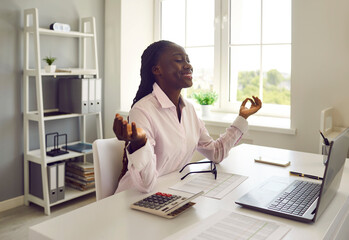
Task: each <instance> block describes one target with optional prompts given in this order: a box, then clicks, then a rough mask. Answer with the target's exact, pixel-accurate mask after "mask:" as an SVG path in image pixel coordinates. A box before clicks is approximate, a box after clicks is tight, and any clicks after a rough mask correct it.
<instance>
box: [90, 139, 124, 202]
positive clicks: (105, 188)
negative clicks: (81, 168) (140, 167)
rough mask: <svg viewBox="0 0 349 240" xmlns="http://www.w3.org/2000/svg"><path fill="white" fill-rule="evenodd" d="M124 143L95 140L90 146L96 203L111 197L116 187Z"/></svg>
mask: <svg viewBox="0 0 349 240" xmlns="http://www.w3.org/2000/svg"><path fill="white" fill-rule="evenodd" d="M124 146H125V142H123V141H119V140H118V139H117V138H108V139H97V140H95V141H94V142H93V144H92V149H93V164H94V170H95V185H96V199H97V201H99V200H101V199H103V198H106V197H108V196H111V195H113V194H114V193H115V190H116V188H117V186H118V179H119V176H120V172H121V169H122V157H123V153H124Z"/></svg>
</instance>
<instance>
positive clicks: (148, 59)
mask: <svg viewBox="0 0 349 240" xmlns="http://www.w3.org/2000/svg"><path fill="white" fill-rule="evenodd" d="M174 44H175V43H173V42H170V41H166V40H161V41H158V42H154V43H152V44H150V45H149V46H148V47H147V48H146V49H145V50H144V52H143V54H142V65H141V83H140V84H139V87H138V91H137V93H136V96H135V98H134V99H133V103H132V106H131V108H132V107H133V105H134V104H135V103H136V102H138V101H139V100H140V99H141V98H143V97H145V96H146V95H148V94H149V93H151V92H153V84H154V82H155V77H154V75H153V72H152V68H153V66H155V65H156V64H157V62H158V60H159V57H160V55H161V54H162V53H163V52H164V50H165V49H166V48H168V47H169V46H171V45H174Z"/></svg>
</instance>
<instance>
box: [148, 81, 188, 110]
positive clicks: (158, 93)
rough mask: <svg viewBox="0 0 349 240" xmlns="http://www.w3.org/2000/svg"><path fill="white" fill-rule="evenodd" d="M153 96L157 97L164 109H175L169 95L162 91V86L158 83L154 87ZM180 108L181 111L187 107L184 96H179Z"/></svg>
mask: <svg viewBox="0 0 349 240" xmlns="http://www.w3.org/2000/svg"><path fill="white" fill-rule="evenodd" d="M153 94H154V96H155V97H156V99H157V100H158V102H159V104H160V105H161V107H162V108H171V107H175V105H174V104H173V102H171V100H170V99H169V98H168V97H167V95H166V94H165V93H164V91H162V89H161V88H160V86H159V85H158V84H157V83H154V85H153ZM179 107H180V109H182V108H183V107H185V102H184V100H183V97H182V95H179Z"/></svg>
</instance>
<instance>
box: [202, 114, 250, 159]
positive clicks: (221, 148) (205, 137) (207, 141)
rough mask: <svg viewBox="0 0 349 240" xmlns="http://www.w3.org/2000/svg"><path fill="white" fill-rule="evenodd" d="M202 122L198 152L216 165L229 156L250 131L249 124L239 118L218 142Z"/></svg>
mask: <svg viewBox="0 0 349 240" xmlns="http://www.w3.org/2000/svg"><path fill="white" fill-rule="evenodd" d="M199 121H200V125H201V126H200V139H199V143H198V147H197V150H198V151H199V152H200V153H201V154H203V155H204V156H205V157H206V158H208V159H210V160H211V161H213V162H215V163H219V162H221V161H222V160H223V159H224V158H226V157H227V156H228V154H229V151H230V149H231V148H232V147H233V146H235V145H236V144H237V143H238V142H239V141H240V139H241V138H242V136H243V134H244V133H246V131H247V129H248V122H247V120H246V119H245V118H243V117H241V116H238V117H237V118H236V119H235V121H234V122H233V124H232V125H231V126H230V127H229V128H227V129H226V131H225V133H223V134H221V135H220V137H219V138H218V139H217V140H213V139H212V137H211V136H210V135H209V133H208V131H207V129H206V127H205V124H204V122H203V121H202V120H199Z"/></svg>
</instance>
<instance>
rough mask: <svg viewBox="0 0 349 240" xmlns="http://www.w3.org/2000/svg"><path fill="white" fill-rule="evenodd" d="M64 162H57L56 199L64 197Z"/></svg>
mask: <svg viewBox="0 0 349 240" xmlns="http://www.w3.org/2000/svg"><path fill="white" fill-rule="evenodd" d="M64 179H65V162H60V163H57V200H62V199H64V195H65V185H64Z"/></svg>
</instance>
